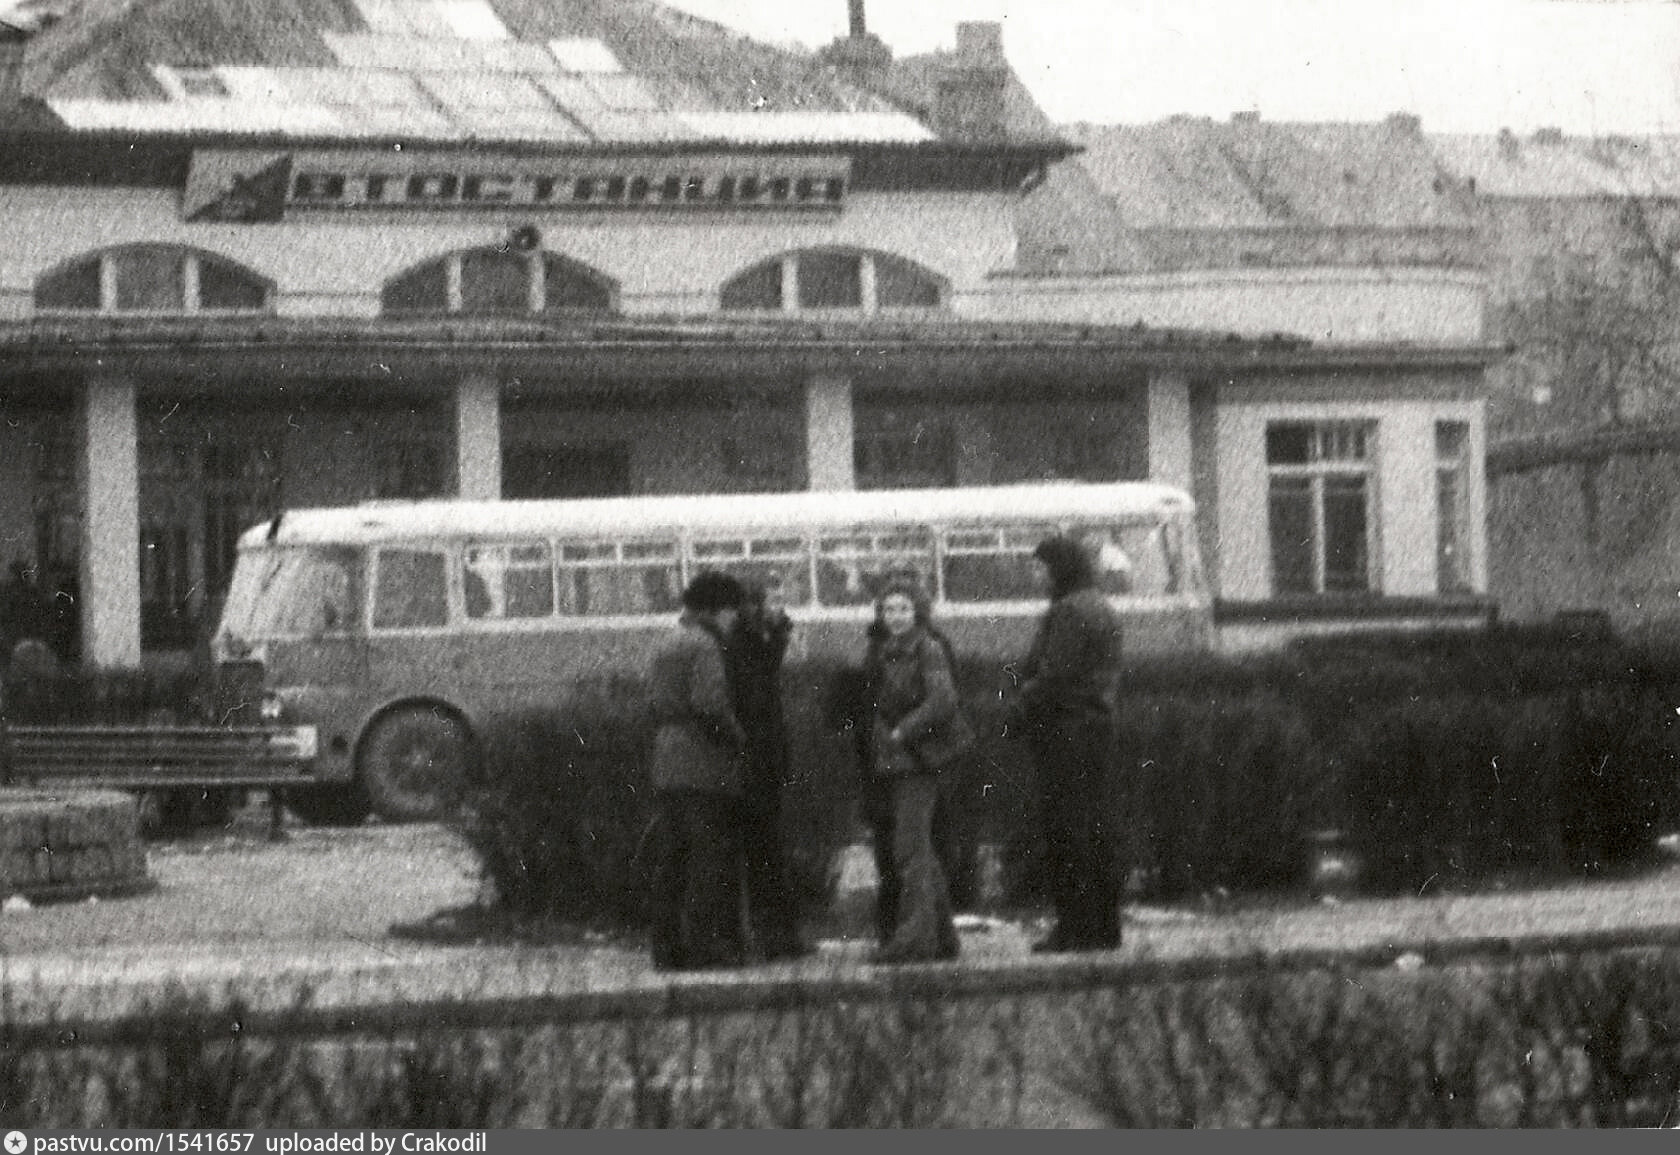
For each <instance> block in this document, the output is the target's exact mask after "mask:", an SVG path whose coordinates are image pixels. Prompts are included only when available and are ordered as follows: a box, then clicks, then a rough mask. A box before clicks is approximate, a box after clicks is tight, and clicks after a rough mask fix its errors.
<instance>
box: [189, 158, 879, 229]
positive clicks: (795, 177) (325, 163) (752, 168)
mask: <svg viewBox="0 0 1680 1155" xmlns="http://www.w3.org/2000/svg"><path fill="white" fill-rule="evenodd" d="M850 175H851V161H850V159H849V158H847V157H833V156H826V157H825V156H808V157H800V156H740V157H730V156H692V157H687V156H675V157H603V158H599V159H596V158H589V157H566V158H560V159H555V158H543V157H505V158H501V159H497V158H494V157H485V156H481V155H472V156H462V155H460V154H447V153H431V154H417V153H404V152H400V151H397V150H396V149H394V148H393V149H392V150H389V151H383V152H380V153H376V154H368V153H356V152H313V153H312V152H295V153H277V152H273V151H258V150H249V151H228V150H200V151H198V152H195V153H194V154H193V160H192V167H191V168H190V170H189V171H188V174H187V187H186V191H185V194H184V196H183V197H182V215H183V216H184V217H185V218H186V219H187V220H191V221H238V222H259V221H275V220H279V219H281V218H282V217H283V216H289V215H292V214H294V213H297V212H302V211H319V210H339V211H342V210H358V209H381V210H392V209H396V210H408V211H437V210H465V209H509V208H515V209H518V208H526V209H544V210H566V209H571V210H578V209H593V210H601V209H646V210H656V211H660V212H667V211H692V210H697V209H713V210H715V209H744V210H765V209H769V210H782V211H790V210H791V211H798V210H823V209H827V210H835V209H838V208H839V207H840V206H841V203H842V202H843V201H844V199H845V195H846V185H847V180H848V178H849V177H850Z"/></svg>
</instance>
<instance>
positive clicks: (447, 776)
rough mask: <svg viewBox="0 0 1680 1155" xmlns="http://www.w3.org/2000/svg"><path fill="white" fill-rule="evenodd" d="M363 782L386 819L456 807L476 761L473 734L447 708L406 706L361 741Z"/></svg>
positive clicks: (429, 815) (414, 818)
mask: <svg viewBox="0 0 1680 1155" xmlns="http://www.w3.org/2000/svg"><path fill="white" fill-rule="evenodd" d="M359 762H360V767H361V779H362V785H363V786H364V787H365V788H366V790H367V794H368V799H369V800H370V801H371V802H372V803H373V812H374V813H375V814H377V815H379V817H381V818H383V819H385V820H386V821H387V822H421V821H425V820H428V819H433V818H441V817H443V816H444V815H446V814H448V813H449V812H450V811H451V810H453V809H454V807H455V804H456V803H457V802H458V801H459V800H460V797H461V793H462V791H463V789H464V787H465V786H466V783H467V777H468V774H469V772H470V770H471V764H472V737H471V735H469V734H468V733H467V728H466V726H465V725H464V724H463V723H462V722H461V720H460V719H459V718H456V717H455V716H454V715H452V714H450V713H448V712H447V711H445V710H443V709H441V708H438V707H432V708H430V709H405V710H398V711H397V712H395V713H393V714H387V715H386V716H385V717H384V718H381V719H380V720H379V721H378V722H377V723H375V725H374V728H373V729H372V731H370V732H369V733H368V735H367V737H366V738H365V739H364V740H363V742H362V752H361V757H360V759H359Z"/></svg>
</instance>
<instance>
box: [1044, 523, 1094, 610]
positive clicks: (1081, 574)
mask: <svg viewBox="0 0 1680 1155" xmlns="http://www.w3.org/2000/svg"><path fill="white" fill-rule="evenodd" d="M1033 557H1035V558H1037V559H1038V560H1039V561H1041V562H1043V563H1044V568H1046V569H1047V570H1049V571H1050V589H1051V594H1052V596H1054V597H1061V596H1062V595H1063V594H1066V593H1071V592H1072V591H1074V590H1076V589H1083V588H1084V587H1085V586H1089V585H1095V584H1096V580H1097V574H1096V559H1095V558H1094V557H1092V556H1091V551H1090V549H1088V548H1087V547H1086V545H1085V543H1083V542H1081V541H1079V540H1078V539H1076V538H1072V537H1069V536H1067V535H1066V534H1061V533H1058V534H1053V535H1052V536H1050V537H1047V538H1045V539H1044V540H1043V541H1041V542H1039V543H1038V548H1037V549H1035V550H1033Z"/></svg>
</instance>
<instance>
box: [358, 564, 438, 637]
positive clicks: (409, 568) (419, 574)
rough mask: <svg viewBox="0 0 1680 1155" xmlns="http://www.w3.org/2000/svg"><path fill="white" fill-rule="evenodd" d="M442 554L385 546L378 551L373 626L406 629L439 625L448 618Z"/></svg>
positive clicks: (386, 628) (387, 628)
mask: <svg viewBox="0 0 1680 1155" xmlns="http://www.w3.org/2000/svg"><path fill="white" fill-rule="evenodd" d="M446 572H447V571H446V569H445V564H444V557H443V554H441V553H434V552H432V551H430V550H413V549H386V550H381V551H380V552H379V584H378V586H377V587H376V588H375V590H374V601H373V626H374V628H375V629H380V630H408V629H416V628H420V627H425V626H442V625H445V624H447V623H448V621H449V598H448V594H447V590H448V583H447V579H446V577H445V574H446Z"/></svg>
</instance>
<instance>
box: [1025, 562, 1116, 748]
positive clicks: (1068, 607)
mask: <svg viewBox="0 0 1680 1155" xmlns="http://www.w3.org/2000/svg"><path fill="white" fill-rule="evenodd" d="M1039 556H1040V557H1041V558H1042V559H1043V560H1045V562H1046V564H1047V566H1048V568H1049V570H1050V580H1051V600H1050V608H1049V609H1048V610H1046V611H1045V614H1044V617H1043V619H1042V620H1041V621H1040V622H1039V628H1038V635H1037V637H1036V638H1034V640H1033V645H1032V650H1031V652H1030V653H1029V654H1028V655H1027V658H1026V660H1025V661H1024V662H1023V663H1022V664H1021V666H1020V668H1019V670H1018V671H1017V674H1018V676H1019V678H1020V679H1021V681H1020V689H1019V694H1020V701H1019V705H1018V710H1017V714H1018V718H1019V721H1020V722H1021V723H1023V724H1025V725H1027V726H1042V725H1047V724H1050V723H1052V722H1053V721H1055V720H1056V719H1058V718H1064V717H1067V716H1078V715H1081V714H1092V713H1104V714H1106V713H1108V712H1109V711H1111V710H1112V709H1113V706H1114V690H1115V682H1116V681H1117V679H1118V676H1119V667H1120V642H1121V626H1120V616H1119V615H1118V614H1117V613H1115V612H1114V608H1113V607H1112V606H1111V605H1109V603H1108V599H1107V598H1106V597H1104V596H1103V594H1102V591H1100V590H1098V589H1097V588H1096V573H1095V567H1094V565H1093V563H1092V560H1091V558H1090V557H1089V555H1087V554H1086V553H1085V551H1084V550H1083V549H1081V548H1078V547H1077V546H1076V545H1075V544H1074V543H1071V542H1069V543H1065V544H1064V539H1053V542H1052V543H1046V545H1045V546H1041V547H1040V550H1039Z"/></svg>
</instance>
